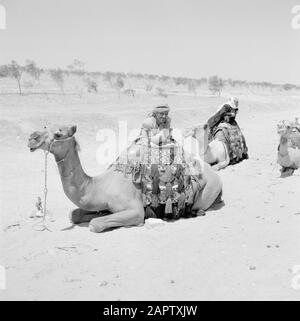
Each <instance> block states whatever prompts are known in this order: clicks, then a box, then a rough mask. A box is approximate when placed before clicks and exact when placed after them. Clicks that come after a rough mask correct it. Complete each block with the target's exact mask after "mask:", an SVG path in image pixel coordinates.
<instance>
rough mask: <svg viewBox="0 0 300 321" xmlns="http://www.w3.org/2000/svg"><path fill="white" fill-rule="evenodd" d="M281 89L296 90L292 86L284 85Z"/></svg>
mask: <svg viewBox="0 0 300 321" xmlns="http://www.w3.org/2000/svg"><path fill="white" fill-rule="evenodd" d="M282 88H283V89H284V90H292V89H294V88H296V86H295V85H292V84H284V85H282Z"/></svg>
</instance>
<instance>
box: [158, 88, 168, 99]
mask: <svg viewBox="0 0 300 321" xmlns="http://www.w3.org/2000/svg"><path fill="white" fill-rule="evenodd" d="M156 95H157V96H160V97H164V98H167V97H168V95H167V93H166V91H165V89H163V88H161V87H156Z"/></svg>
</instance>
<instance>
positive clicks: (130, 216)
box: [89, 207, 145, 233]
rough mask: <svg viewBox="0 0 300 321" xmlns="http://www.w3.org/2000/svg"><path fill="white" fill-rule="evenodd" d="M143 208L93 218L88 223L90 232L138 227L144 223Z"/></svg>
mask: <svg viewBox="0 0 300 321" xmlns="http://www.w3.org/2000/svg"><path fill="white" fill-rule="evenodd" d="M144 216H145V213H144V208H143V207H141V208H136V209H128V210H124V211H120V212H117V213H113V214H109V215H106V216H103V217H98V218H94V219H93V220H92V221H91V222H90V225H89V227H90V231H91V232H95V233H100V232H103V231H105V230H108V229H111V228H114V227H128V226H139V225H142V224H143V223H144Z"/></svg>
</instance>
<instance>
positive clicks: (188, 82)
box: [0, 59, 300, 97]
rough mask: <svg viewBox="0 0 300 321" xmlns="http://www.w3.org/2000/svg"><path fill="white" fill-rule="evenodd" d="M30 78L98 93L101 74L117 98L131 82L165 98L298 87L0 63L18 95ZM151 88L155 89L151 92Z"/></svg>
mask: <svg viewBox="0 0 300 321" xmlns="http://www.w3.org/2000/svg"><path fill="white" fill-rule="evenodd" d="M25 73H26V74H27V75H29V76H31V77H32V79H33V80H34V81H36V82H37V83H38V84H40V83H41V75H42V74H45V73H47V74H48V75H49V76H50V78H51V79H52V80H53V82H54V83H55V84H56V85H57V87H58V88H59V89H60V91H61V92H62V93H64V87H65V82H66V77H68V76H70V75H75V76H78V77H80V78H82V80H83V84H84V86H85V87H86V90H87V92H88V93H97V92H98V83H97V79H98V78H99V77H101V78H102V79H103V80H104V82H106V83H107V84H108V85H109V86H110V87H111V88H112V89H113V90H115V91H116V92H117V93H118V95H119V97H120V94H121V92H122V93H124V94H127V95H130V96H133V97H134V96H135V93H136V91H135V90H134V89H133V88H132V82H133V81H135V83H138V84H139V87H140V86H141V85H142V87H143V88H144V90H145V91H146V92H153V93H155V94H156V95H158V96H162V97H166V96H167V88H172V89H174V88H176V87H178V88H179V87H183V88H185V90H186V91H188V92H189V93H191V94H196V93H197V89H199V88H203V87H205V88H208V89H209V90H210V92H211V93H212V94H213V95H219V96H220V95H221V93H222V90H223V89H224V87H226V86H229V87H241V88H261V89H271V90H273V89H279V90H285V91H289V90H295V89H296V90H299V89H300V86H297V85H294V84H288V83H287V84H272V83H270V82H249V81H243V80H232V79H222V78H220V77H219V76H217V75H213V76H211V77H208V78H198V79H196V78H188V77H171V76H167V75H155V74H143V73H133V72H129V73H124V72H111V71H106V72H88V71H86V70H85V64H84V63H83V62H81V61H80V60H78V59H75V60H74V61H73V63H72V64H70V65H68V66H67V67H66V68H65V69H61V68H56V69H48V70H46V69H43V68H40V67H38V66H37V64H36V63H35V62H34V61H33V60H26V62H25V65H23V66H22V65H20V64H18V63H17V62H16V61H15V60H13V61H12V62H11V63H10V64H7V65H2V66H0V78H12V79H14V80H15V81H16V86H17V89H18V92H19V94H20V95H22V93H23V88H22V77H23V75H24V74H25ZM154 89H155V91H154Z"/></svg>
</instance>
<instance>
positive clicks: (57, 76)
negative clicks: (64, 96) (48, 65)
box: [50, 68, 64, 93]
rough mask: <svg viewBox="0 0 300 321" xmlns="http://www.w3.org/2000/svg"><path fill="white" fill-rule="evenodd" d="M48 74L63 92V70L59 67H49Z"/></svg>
mask: <svg viewBox="0 0 300 321" xmlns="http://www.w3.org/2000/svg"><path fill="white" fill-rule="evenodd" d="M50 76H51V78H52V79H53V80H54V82H55V83H56V84H57V86H58V87H59V88H60V89H61V91H62V92H63V93H64V72H63V71H62V70H61V69H59V68H58V69H51V70H50Z"/></svg>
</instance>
